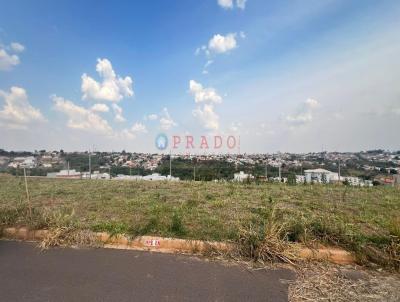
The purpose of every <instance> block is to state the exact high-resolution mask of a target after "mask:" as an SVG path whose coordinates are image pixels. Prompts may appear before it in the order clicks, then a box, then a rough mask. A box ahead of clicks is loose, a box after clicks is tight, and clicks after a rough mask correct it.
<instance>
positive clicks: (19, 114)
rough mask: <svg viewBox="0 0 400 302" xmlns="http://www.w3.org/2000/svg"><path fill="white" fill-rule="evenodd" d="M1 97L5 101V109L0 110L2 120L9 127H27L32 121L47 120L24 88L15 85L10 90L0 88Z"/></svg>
mask: <svg viewBox="0 0 400 302" xmlns="http://www.w3.org/2000/svg"><path fill="white" fill-rule="evenodd" d="M0 98H2V99H4V101H5V104H4V107H3V110H1V111H0V120H2V121H3V122H5V123H6V124H5V126H7V127H8V128H26V126H27V125H28V124H30V123H31V122H35V121H36V122H44V121H46V119H45V118H44V117H43V115H42V113H41V112H40V110H39V109H36V108H34V107H32V105H31V104H30V103H29V101H28V95H27V93H26V91H25V89H23V88H20V87H14V86H13V87H11V88H10V92H6V91H3V90H0Z"/></svg>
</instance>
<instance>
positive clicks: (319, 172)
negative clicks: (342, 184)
mask: <svg viewBox="0 0 400 302" xmlns="http://www.w3.org/2000/svg"><path fill="white" fill-rule="evenodd" d="M304 176H305V179H306V182H307V183H330V182H334V181H338V180H339V174H338V173H335V172H331V171H328V170H325V169H312V170H305V171H304Z"/></svg>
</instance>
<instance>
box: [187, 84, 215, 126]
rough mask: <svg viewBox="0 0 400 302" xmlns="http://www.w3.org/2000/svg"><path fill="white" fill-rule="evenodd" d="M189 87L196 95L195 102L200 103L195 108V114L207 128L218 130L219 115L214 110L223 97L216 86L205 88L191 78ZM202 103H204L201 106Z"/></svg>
mask: <svg viewBox="0 0 400 302" xmlns="http://www.w3.org/2000/svg"><path fill="white" fill-rule="evenodd" d="M189 89H190V93H191V94H192V95H193V96H194V101H195V103H197V104H199V106H198V107H197V108H196V109H195V110H193V112H192V113H193V116H194V117H196V118H197V119H198V120H199V121H200V122H201V124H202V125H203V127H204V128H205V129H208V130H217V129H218V128H219V116H218V115H217V114H216V113H215V111H214V104H219V103H221V102H222V97H221V96H220V95H219V94H218V93H217V92H216V90H215V89H214V88H211V87H210V88H203V85H201V84H200V83H197V82H196V81H194V80H190V82H189ZM200 103H202V104H203V105H202V106H201V105H200Z"/></svg>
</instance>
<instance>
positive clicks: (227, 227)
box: [0, 176, 400, 265]
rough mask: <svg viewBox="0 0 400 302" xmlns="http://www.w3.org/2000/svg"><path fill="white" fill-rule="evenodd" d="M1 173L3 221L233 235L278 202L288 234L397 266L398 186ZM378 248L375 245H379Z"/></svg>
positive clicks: (257, 221) (259, 220)
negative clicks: (102, 178) (71, 177)
mask: <svg viewBox="0 0 400 302" xmlns="http://www.w3.org/2000/svg"><path fill="white" fill-rule="evenodd" d="M28 185H29V192H30V197H31V203H32V207H33V211H32V217H30V216H29V211H28V208H27V203H26V195H25V187H24V182H23V179H22V178H16V177H11V176H0V227H1V226H3V227H4V226H14V225H28V226H31V227H37V228H39V227H42V228H43V227H52V226H57V227H60V226H68V227H74V228H76V229H80V230H93V231H107V232H110V233H112V234H118V233H124V234H127V235H132V236H137V235H143V234H147V235H160V236H173V237H180V238H190V239H202V240H218V241H236V240H237V239H238V236H239V234H240V231H241V230H242V228H243V227H244V226H246V225H249V224H252V225H264V224H265V222H266V220H267V219H268V217H270V216H269V215H268V213H269V212H270V211H271V209H272V208H275V215H274V216H275V218H274V219H275V220H276V222H278V223H280V224H282V225H283V226H284V234H283V235H282V238H284V239H285V240H289V241H295V242H304V243H312V242H314V241H317V242H322V243H329V244H333V245H338V246H342V247H345V248H347V249H349V250H352V251H355V252H356V253H357V254H358V255H359V257H360V259H364V260H373V261H375V262H391V263H392V264H393V263H394V265H399V262H400V260H399V258H398V257H399V254H400V241H399V237H400V218H399V217H400V188H399V187H397V188H396V187H395V188H393V187H372V188H352V187H344V186H333V185H325V186H323V185H298V186H287V185H285V184H272V183H271V184H270V183H267V184H234V183H213V182H171V183H169V182H129V181H96V180H92V181H85V180H58V179H38V178H30V179H28ZM377 251H378V252H377Z"/></svg>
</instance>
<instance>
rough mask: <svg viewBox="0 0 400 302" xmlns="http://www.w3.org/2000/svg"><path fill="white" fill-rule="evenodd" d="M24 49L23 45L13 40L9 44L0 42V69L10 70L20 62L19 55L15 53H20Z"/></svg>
mask: <svg viewBox="0 0 400 302" xmlns="http://www.w3.org/2000/svg"><path fill="white" fill-rule="evenodd" d="M24 50H25V46H24V45H22V44H20V43H17V42H13V43H11V44H10V45H9V46H4V45H1V44H0V70H11V69H13V67H14V66H17V65H18V64H19V63H20V59H19V56H18V55H17V54H15V53H21V52H23V51H24Z"/></svg>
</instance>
